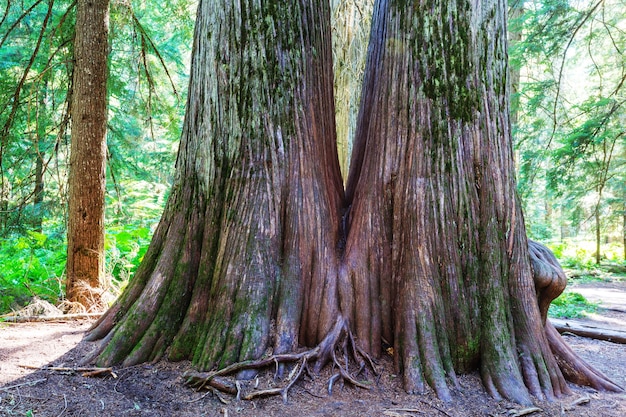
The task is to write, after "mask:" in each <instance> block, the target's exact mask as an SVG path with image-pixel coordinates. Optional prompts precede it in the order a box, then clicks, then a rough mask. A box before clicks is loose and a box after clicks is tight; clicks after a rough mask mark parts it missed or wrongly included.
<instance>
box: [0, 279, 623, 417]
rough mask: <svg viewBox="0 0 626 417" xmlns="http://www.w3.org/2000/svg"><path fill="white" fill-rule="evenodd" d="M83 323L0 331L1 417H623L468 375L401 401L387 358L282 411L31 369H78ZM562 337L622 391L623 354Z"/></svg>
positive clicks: (579, 392)
mask: <svg viewBox="0 0 626 417" xmlns="http://www.w3.org/2000/svg"><path fill="white" fill-rule="evenodd" d="M597 287H598V286H595V287H594V288H597ZM622 288H624V287H622ZM576 290H577V291H578V288H577V289H576ZM617 302H618V304H620V303H621V304H624V307H625V308H624V312H620V311H618V310H601V311H600V312H599V314H598V316H599V319H600V320H601V319H603V318H607V317H608V316H610V317H608V318H609V319H611V320H613V321H615V320H617V321H618V322H622V323H626V297H624V298H621V299H620V298H619V297H618V299H617ZM90 324H91V322H90V321H88V320H72V321H65V322H48V323H41V322H40V323H23V324H8V323H0V416H54V417H56V416H220V417H225V416H230V417H233V416H235V417H237V416H240V417H252V416H302V417H304V416H347V417H356V416H389V417H403V416H435V417H436V416H442V417H444V416H454V417H466V416H469V417H471V416H492V417H499V416H508V417H511V416H515V415H517V416H520V415H530V416H589V417H609V416H616V417H617V416H626V394H623V393H622V394H607V393H598V392H595V391H594V390H591V389H588V388H584V387H576V386H571V388H572V391H573V394H572V395H570V396H567V397H563V398H559V399H557V400H556V401H554V402H543V401H536V404H535V405H536V408H538V409H539V410H535V411H533V412H532V413H530V411H531V410H530V409H528V408H526V409H525V408H524V407H520V406H519V405H517V404H514V403H510V402H507V401H495V400H493V399H492V398H490V397H489V396H488V395H487V394H486V393H485V392H484V390H483V389H482V385H481V383H480V378H479V377H478V376H477V375H475V374H472V375H465V376H462V377H460V378H459V387H458V388H457V389H455V390H454V401H453V402H452V403H450V404H445V403H442V402H440V401H439V400H438V399H437V398H436V397H435V396H434V395H433V394H432V393H430V392H428V393H426V394H424V395H421V396H412V395H407V394H406V393H405V392H404V390H403V389H402V384H401V378H397V377H396V376H395V375H394V374H393V366H392V364H391V359H390V358H389V357H386V358H383V360H381V362H380V364H379V368H382V372H381V376H380V378H378V379H376V378H375V377H373V378H370V380H371V381H372V383H371V389H369V390H366V389H361V388H355V387H352V386H350V385H345V386H343V387H340V386H336V387H335V388H334V390H333V394H332V395H329V394H328V392H327V388H328V384H327V383H328V381H329V378H330V376H331V375H330V371H329V370H328V369H327V370H325V371H323V373H322V374H321V375H318V376H315V379H313V380H311V379H310V378H306V379H304V380H303V381H300V382H298V383H296V384H295V386H294V387H293V388H292V389H291V390H290V391H289V396H288V399H287V403H283V401H282V399H281V398H280V397H270V398H262V399H258V400H253V401H238V400H236V399H233V398H229V397H228V396H226V395H221V398H220V397H218V396H217V395H215V394H213V393H210V392H206V391H201V392H197V391H194V390H193V389H191V388H189V387H187V386H185V385H184V383H183V378H182V374H183V373H184V371H186V370H189V369H191V365H190V364H189V363H188V362H178V363H170V362H166V361H161V362H159V363H156V364H145V365H139V366H135V367H131V368H124V369H115V370H114V371H115V374H116V377H115V378H114V377H113V376H111V375H110V374H107V375H106V376H101V377H85V376H82V375H80V373H72V372H61V371H53V370H50V369H31V367H35V368H36V367H42V366H55V367H67V368H72V367H78V366H80V360H81V358H83V357H84V356H85V355H86V354H87V353H88V352H89V351H90V349H92V347H93V346H92V345H91V344H90V343H87V342H81V339H82V337H83V335H84V332H85V331H86V330H87V329H88V328H89V326H90ZM565 337H566V339H567V341H568V343H569V344H570V345H571V346H572V347H573V348H574V350H575V351H576V352H578V354H579V355H581V356H582V357H583V358H584V359H585V360H587V361H588V362H589V363H591V364H592V365H594V366H595V367H596V368H597V369H599V370H600V371H602V372H603V373H605V374H606V375H608V376H609V377H610V378H611V379H612V380H613V381H614V382H616V383H618V384H619V385H621V386H623V387H626V345H620V344H614V343H611V342H604V341H598V340H591V339H586V338H581V337H576V336H565ZM260 379H261V382H264V381H270V383H271V382H272V375H271V374H261V376H260ZM244 389H245V387H244ZM580 400H582V402H581V403H580V404H577V403H578V402H579V401H580ZM525 412H526V413H528V414H523V413H525ZM516 413H517V414H516Z"/></svg>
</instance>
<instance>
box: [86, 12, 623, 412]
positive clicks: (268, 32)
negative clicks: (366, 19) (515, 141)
mask: <svg viewBox="0 0 626 417" xmlns="http://www.w3.org/2000/svg"><path fill="white" fill-rule="evenodd" d="M505 13H506V5H505V4H504V2H502V1H486V2H481V3H480V7H479V6H478V5H476V4H474V3H471V2H466V1H458V2H449V1H439V0H434V1H431V2H429V3H428V4H417V3H410V4H408V3H406V2H396V1H385V0H382V1H378V2H377V3H376V5H375V7H374V12H373V22H372V25H373V27H372V35H371V40H370V47H369V52H368V64H367V67H366V72H365V76H364V85H363V93H362V96H361V109H360V114H359V119H358V125H357V134H356V141H355V145H354V152H353V154H352V162H351V167H350V176H349V178H348V183H347V190H346V196H345V200H344V195H343V187H342V181H341V175H340V170H339V164H338V160H337V152H336V146H335V126H334V107H333V100H332V71H331V68H332V66H331V59H332V56H331V50H330V44H331V42H330V27H329V23H330V11H329V6H328V4H327V2H300V1H295V0H294V1H290V2H286V3H285V2H282V3H281V4H280V6H278V5H277V4H274V3H273V2H256V1H246V2H243V3H238V4H233V3H231V2H227V1H226V2H221V3H220V2H215V1H202V2H201V3H200V5H199V9H198V16H197V24H196V33H195V37H194V39H195V42H194V50H193V55H192V76H191V81H190V87H189V99H188V103H187V113H186V118H185V124H184V128H183V134H182V139H181V147H180V151H179V156H178V160H177V167H176V172H177V174H176V180H175V183H174V186H173V190H172V194H171V196H170V199H169V200H168V204H167V207H166V210H165V213H164V215H163V217H162V219H161V222H160V224H159V227H158V229H157V231H156V233H155V236H154V239H153V241H152V244H151V245H150V249H149V250H148V253H147V254H146V257H145V259H144V262H143V263H142V265H141V267H140V268H139V270H138V272H137V274H136V275H135V277H134V278H133V280H132V281H131V282H130V285H129V287H128V288H127V289H126V291H125V292H124V294H123V296H122V297H121V298H120V299H119V300H118V301H117V302H116V303H115V304H114V305H113V307H112V308H111V309H110V310H109V311H108V312H107V313H106V314H105V315H104V316H103V317H102V318H101V319H100V320H99V321H98V323H97V324H96V325H95V327H94V329H93V330H92V331H91V333H90V335H89V337H88V338H89V339H90V340H97V339H102V340H101V342H100V343H99V344H98V347H97V348H96V350H95V352H94V358H95V359H96V361H97V362H98V363H99V364H102V365H109V364H115V363H123V364H124V365H126V366H127V365H132V364H135V363H139V362H142V361H146V360H155V359H158V358H161V357H162V356H163V355H165V354H166V353H167V355H168V357H169V358H170V359H184V358H189V359H192V360H193V362H194V364H195V365H196V366H198V367H199V368H201V369H212V368H215V367H218V368H222V367H225V366H227V365H230V364H232V363H234V362H237V361H246V360H249V359H255V358H259V357H260V356H262V355H263V354H264V353H265V352H266V351H267V350H268V349H271V350H272V351H273V352H274V353H275V354H282V353H286V352H290V351H294V350H295V349H296V348H297V346H298V344H301V345H305V346H310V347H313V346H316V347H315V348H314V349H312V350H311V351H309V352H308V353H305V354H300V355H288V356H285V355H283V356H280V357H276V356H274V357H272V358H269V359H266V360H265V361H260V362H259V363H261V364H263V363H274V360H278V359H279V358H280V359H281V360H284V359H285V358H291V359H295V358H297V359H300V360H302V361H305V362H309V361H314V362H315V363H316V365H317V366H318V367H319V366H322V365H323V364H324V363H326V362H328V361H335V362H337V363H339V361H340V359H338V356H337V355H335V353H334V352H335V349H339V350H340V351H341V349H342V348H343V349H345V348H347V347H350V346H352V347H353V348H354V351H353V355H354V356H355V358H357V357H360V358H367V357H368V354H369V355H374V356H376V355H379V354H380V352H381V344H382V341H384V340H386V341H387V342H388V343H390V344H392V345H393V346H394V348H395V354H394V357H395V360H396V366H397V368H398V370H399V371H401V372H402V374H403V377H404V385H405V388H406V389H407V390H409V391H411V392H417V391H421V390H422V389H424V387H425V385H426V383H428V384H429V385H430V386H432V387H433V388H434V389H435V391H436V392H437V394H438V395H439V396H440V397H441V398H443V399H446V400H448V399H450V398H451V394H450V391H449V388H448V386H447V382H446V381H447V380H450V381H452V383H454V381H455V373H456V372H466V371H468V370H470V369H473V368H475V367H477V366H480V369H481V373H482V375H483V380H484V383H485V386H486V387H487V389H488V391H489V392H490V393H491V394H492V395H494V396H496V397H499V396H504V397H506V398H510V399H513V400H515V401H519V402H522V403H529V402H530V394H533V395H535V396H537V397H540V398H543V397H548V398H552V397H554V396H558V395H560V394H562V393H564V392H567V391H568V388H567V386H566V384H565V381H564V378H563V376H562V374H561V371H560V369H559V366H558V365H557V364H560V365H561V367H562V368H563V369H564V372H565V373H566V375H567V376H568V377H570V378H572V379H574V380H576V381H577V382H581V383H587V384H590V385H593V386H595V387H597V388H604V389H613V390H619V389H620V388H619V387H617V386H615V385H613V384H611V383H610V382H609V381H608V380H606V379H605V378H603V377H602V376H599V375H598V374H596V373H595V372H594V371H593V370H591V369H589V368H587V367H585V365H584V364H583V363H582V362H581V361H580V360H579V359H578V358H576V357H575V355H572V354H571V351H568V350H567V347H566V345H565V344H564V342H563V341H562V339H560V337H559V336H558V334H557V333H556V332H555V331H554V329H553V328H552V327H551V326H550V325H549V322H546V314H547V308H548V305H549V303H550V301H551V300H552V299H553V298H554V297H556V296H557V295H558V294H559V293H560V292H561V291H562V289H563V288H564V286H565V276H564V275H563V273H562V271H561V270H560V268H559V267H558V264H557V263H556V261H555V260H554V258H553V257H552V256H551V254H550V253H549V252H548V251H547V250H545V249H544V248H543V247H541V246H539V245H537V244H534V243H531V244H530V245H529V243H528V241H527V239H526V234H525V229H524V224H523V216H522V212H521V209H520V204H519V202H518V199H517V197H516V194H515V182H514V175H513V172H514V166H513V159H512V149H511V140H510V122H509V119H508V111H509V102H508V85H507V65H506V36H505V32H504V31H505ZM449 22H454V24H450V23H449ZM529 247H530V249H531V250H530V251H529ZM531 263H532V264H533V267H532V269H531ZM532 271H534V274H533V272H532ZM544 326H545V328H544ZM352 335H353V336H354V339H353V338H352V337H351V336H352ZM355 341H356V343H354V342H355ZM553 351H554V352H557V353H556V355H558V360H557V358H556V357H555V354H554V353H553ZM344 353H345V352H344ZM341 357H343V356H341ZM479 364H480V365H479ZM257 365H258V364H257ZM257 365H253V366H257ZM342 365H345V366H347V364H342ZM304 366H305V363H304V362H303V363H302V367H304ZM227 369H237V370H242V369H246V366H245V364H244V365H238V366H235V367H234V368H227ZM300 369H302V368H300ZM340 369H344V368H343V367H342V366H340ZM341 375H342V376H343V377H344V378H346V379H348V380H351V381H354V380H353V379H351V377H350V375H348V374H347V373H346V372H342V373H341ZM192 379H193V378H192ZM204 382H206V383H211V377H208V378H207V379H206V380H205V381H204Z"/></svg>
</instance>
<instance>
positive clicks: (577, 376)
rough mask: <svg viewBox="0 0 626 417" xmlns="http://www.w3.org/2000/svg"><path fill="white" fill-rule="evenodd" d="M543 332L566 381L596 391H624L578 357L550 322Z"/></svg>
mask: <svg viewBox="0 0 626 417" xmlns="http://www.w3.org/2000/svg"><path fill="white" fill-rule="evenodd" d="M545 331H546V336H547V338H548V343H549V344H550V348H551V349H552V352H553V353H554V356H555V357H556V360H557V362H558V364H559V367H560V368H561V372H563V375H564V376H565V378H566V379H567V380H568V381H571V382H573V383H574V384H578V385H586V386H589V387H592V388H594V389H597V390H598V391H609V392H623V391H624V389H623V388H622V387H620V386H619V385H617V384H616V383H614V382H613V381H611V380H610V379H609V378H607V377H606V376H605V375H603V374H602V373H601V372H600V371H598V370H596V369H594V368H593V367H592V366H590V365H589V364H587V362H585V361H584V360H583V359H582V358H581V357H579V356H578V355H577V354H576V353H575V352H574V351H573V350H572V348H570V347H569V346H568V345H567V343H566V342H565V341H564V340H563V338H562V337H561V335H560V334H559V332H558V331H557V330H556V329H555V328H554V326H553V325H552V323H550V321H547V322H546V325H545Z"/></svg>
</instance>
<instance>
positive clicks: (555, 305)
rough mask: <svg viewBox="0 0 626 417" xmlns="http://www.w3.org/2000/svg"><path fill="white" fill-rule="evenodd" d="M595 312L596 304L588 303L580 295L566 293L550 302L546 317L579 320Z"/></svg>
mask: <svg viewBox="0 0 626 417" xmlns="http://www.w3.org/2000/svg"><path fill="white" fill-rule="evenodd" d="M597 310H598V304H597V303H592V302H590V301H589V300H587V299H586V298H585V297H583V296H582V294H579V293H577V292H573V291H567V292H564V293H563V294H561V295H560V296H558V297H557V298H556V299H555V300H554V301H552V304H551V305H550V309H549V310H548V315H549V316H550V317H558V318H570V319H571V318H581V317H585V316H586V315H587V314H589V313H595V312H596V311H597Z"/></svg>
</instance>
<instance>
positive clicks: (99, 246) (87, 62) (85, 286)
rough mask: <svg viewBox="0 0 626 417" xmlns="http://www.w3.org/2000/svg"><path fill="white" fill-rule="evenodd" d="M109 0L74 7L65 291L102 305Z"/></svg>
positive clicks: (81, 300) (92, 0) (89, 0)
mask: <svg viewBox="0 0 626 417" xmlns="http://www.w3.org/2000/svg"><path fill="white" fill-rule="evenodd" d="M108 33H109V0H79V1H78V3H77V8H76V37H75V41H74V57H75V63H74V82H73V94H72V108H71V120H72V138H71V149H70V173H69V186H68V187H69V212H68V228H67V280H66V295H67V298H68V299H69V300H70V301H77V302H79V303H81V304H83V305H84V306H85V307H87V308H91V307H93V306H96V307H99V306H98V304H99V297H98V294H99V293H98V289H99V287H100V286H101V281H103V280H104V192H105V163H106V122H107V110H106V109H107V94H106V92H107V90H106V83H107V77H106V74H107V56H108Z"/></svg>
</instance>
